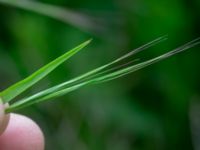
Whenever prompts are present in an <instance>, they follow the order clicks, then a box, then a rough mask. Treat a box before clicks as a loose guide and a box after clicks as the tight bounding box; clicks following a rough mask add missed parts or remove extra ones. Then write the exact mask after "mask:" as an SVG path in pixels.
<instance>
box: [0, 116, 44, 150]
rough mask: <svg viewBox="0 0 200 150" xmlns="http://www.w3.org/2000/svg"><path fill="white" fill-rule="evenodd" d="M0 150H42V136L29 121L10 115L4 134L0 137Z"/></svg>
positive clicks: (39, 130) (35, 125) (37, 128)
mask: <svg viewBox="0 0 200 150" xmlns="http://www.w3.org/2000/svg"><path fill="white" fill-rule="evenodd" d="M0 150H44V136H43V133H42V131H41V129H40V128H39V127H38V125H37V124H36V123H35V122H33V121H32V120H31V119H29V118H27V117H25V116H22V115H17V114H11V116H10V121H9V124H8V126H7V128H6V130H5V132H4V133H3V134H2V135H1V136H0Z"/></svg>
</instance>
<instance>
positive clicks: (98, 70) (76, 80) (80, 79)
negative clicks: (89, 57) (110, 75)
mask: <svg viewBox="0 0 200 150" xmlns="http://www.w3.org/2000/svg"><path fill="white" fill-rule="evenodd" d="M166 39H167V38H166V36H163V37H159V38H157V39H155V40H153V41H151V42H149V43H147V44H145V45H143V46H141V47H139V48H137V49H134V50H133V51H131V52H129V53H128V54H125V55H123V56H121V57H120V58H117V59H115V60H114V61H112V62H110V63H108V64H106V65H103V66H101V67H99V68H96V69H94V70H92V71H89V72H87V73H85V74H83V75H80V76H78V77H76V78H74V79H71V80H69V81H67V82H64V83H62V84H59V85H57V86H54V87H52V88H49V89H47V90H44V91H42V92H39V93H37V94H35V95H33V96H30V97H28V98H26V101H34V100H35V99H40V98H42V97H44V96H46V95H48V94H51V93H54V92H57V91H59V90H62V89H66V88H67V87H70V86H72V85H74V84H78V83H80V82H83V81H85V80H89V79H91V78H94V77H96V76H98V75H101V74H104V73H106V72H109V71H110V70H113V69H115V67H114V68H111V69H108V70H106V71H103V70H104V69H107V68H109V67H110V66H112V65H114V64H117V63H119V62H120V61H122V60H124V59H126V58H128V57H130V56H132V55H134V54H136V53H138V52H141V51H143V50H145V49H147V48H149V47H151V46H154V45H156V44H158V43H160V42H162V41H164V40H166ZM118 67H119V66H118Z"/></svg>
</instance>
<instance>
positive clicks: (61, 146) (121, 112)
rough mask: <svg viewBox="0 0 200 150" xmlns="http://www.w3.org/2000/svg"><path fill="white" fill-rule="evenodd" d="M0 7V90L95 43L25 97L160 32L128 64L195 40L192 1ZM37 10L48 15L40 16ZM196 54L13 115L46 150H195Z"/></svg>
mask: <svg viewBox="0 0 200 150" xmlns="http://www.w3.org/2000/svg"><path fill="white" fill-rule="evenodd" d="M8 1H9V2H10V4H9V5H6V4H5V3H7V2H8ZM8 1H7V2H6V0H0V83H1V86H0V88H1V90H3V89H4V88H6V87H8V86H9V85H11V84H13V83H15V82H17V81H19V80H21V79H23V78H24V77H26V76H28V75H29V74H31V73H32V72H33V71H35V70H37V69H38V68H39V67H41V66H42V65H44V64H46V63H48V62H49V61H51V60H52V59H54V58H56V57H57V56H59V55H61V54H63V53H64V52H66V51H67V50H68V49H71V48H73V47H75V46H76V45H78V44H80V43H81V42H83V41H85V40H88V39H89V38H93V39H94V40H93V42H92V44H90V45H89V46H88V47H87V48H86V49H85V50H83V51H81V52H80V53H79V54H78V55H76V56H74V57H73V58H72V59H70V61H68V62H67V63H65V65H62V66H61V67H59V68H58V69H57V70H56V71H55V72H53V73H51V74H50V75H49V76H48V77H47V78H45V79H44V80H42V81H41V82H40V83H39V84H37V85H36V86H34V87H33V88H32V89H30V90H29V92H27V93H25V94H24V95H28V94H33V93H35V92H37V91H40V90H42V89H45V88H47V87H51V86H53V85H55V84H57V83H60V82H62V81H66V80H67V79H70V78H72V77H75V76H77V75H79V74H81V73H84V72H86V71H88V70H90V69H93V68H95V67H97V66H100V65H102V64H105V63H107V62H109V61H111V60H113V59H114V58H117V57H119V56H121V55H122V54H125V53H127V52H129V51H130V50H131V49H133V48H137V47H138V46H141V45H142V44H145V43H147V42H149V41H151V40H153V39H155V38H157V37H159V36H162V35H166V34H168V36H169V39H168V40H167V41H166V42H165V43H162V44H161V45H158V46H155V47H154V48H152V49H150V50H147V51H145V52H143V54H142V55H138V56H137V58H141V60H142V59H144V58H149V57H150V56H157V55H159V54H162V53H164V52H167V51H168V50H172V49H173V48H176V47H178V46H179V45H182V44H184V43H186V42H188V41H190V40H192V39H194V38H196V37H198V36H199V35H200V30H199V27H200V21H199V20H200V1H199V0H191V1H187V0H175V1H174V0H168V1H160V0H140V1H139V0H124V1H122V0H115V1H114V0H95V1H93V0H84V1H81V0H57V1H53V0H38V1H34V2H39V3H37V4H39V5H38V7H36V6H34V5H31V4H29V3H26V2H27V1H26V0H16V1H18V2H19V3H20V4H22V5H23V4H25V5H23V9H21V8H19V7H21V6H19V5H18V4H14V3H15V2H16V1H15V0H8ZM12 3H13V6H14V7H13V6H11V4H12ZM33 4H34V3H33ZM44 4H48V5H51V6H57V7H56V9H54V7H52V9H46V8H45V6H46V5H44ZM15 5H18V6H17V7H15ZM39 6H41V7H39ZM31 7H33V8H31ZM60 7H62V8H63V9H64V10H65V11H63V9H62V11H60V10H61V9H60ZM29 9H32V10H31V11H30V10H29ZM37 9H40V11H43V12H46V15H44V13H41V12H40V13H37V11H38V10H37ZM47 10H48V11H47ZM69 10H72V12H71V11H70V12H67V11H69ZM56 13H57V14H58V16H59V17H58V16H56V15H55V16H54V14H56ZM69 13H72V14H69ZM48 14H50V15H49V16H50V17H48V16H47V15H48ZM67 15H69V16H68V17H66V16H67ZM199 49H200V48H199V46H198V47H196V48H193V49H191V50H189V51H186V52H184V53H182V54H180V55H177V56H175V57H173V58H170V59H168V60H165V61H163V62H160V63H158V64H156V65H153V66H150V67H148V68H146V69H143V70H140V71H138V72H136V73H133V74H131V75H128V76H126V77H124V78H120V79H118V80H114V81H112V82H108V83H104V84H100V85H97V86H90V87H85V88H83V89H81V90H78V91H75V92H73V93H70V94H68V95H66V96H64V97H60V98H59V99H57V100H54V101H49V102H45V103H41V104H37V105H34V106H32V107H28V108H26V109H23V110H21V111H19V112H17V113H22V114H24V115H27V116H29V117H31V118H33V120H35V121H36V122H37V123H38V124H39V125H40V127H41V128H42V130H43V131H44V134H45V137H46V149H47V150H169V149H170V150H177V149H181V150H192V149H194V150H199V149H200V93H199V90H200V85H199V83H200V63H199V57H200V51H199Z"/></svg>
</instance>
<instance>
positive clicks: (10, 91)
mask: <svg viewBox="0 0 200 150" xmlns="http://www.w3.org/2000/svg"><path fill="white" fill-rule="evenodd" d="M90 41H91V40H89V41H86V42H84V43H82V44H80V45H79V46H77V47H75V48H74V49H72V50H70V51H68V52H67V53H65V54H63V55H62V56H60V57H58V58H57V59H55V60H53V61H52V62H50V63H49V64H47V65H45V66H44V67H42V68H40V69H39V70H38V71H36V72H34V73H33V74H32V75H30V76H29V77H27V78H25V79H24V80H22V81H19V82H18V83H16V84H14V85H12V86H11V87H9V88H7V89H6V90H4V91H3V92H1V93H0V97H1V98H2V100H3V102H4V103H6V102H9V101H11V100H12V99H13V98H15V97H16V96H18V95H19V94H21V93H22V92H24V91H25V90H27V89H28V88H30V87H31V86H33V85H34V84H35V83H37V82H38V81H40V80H41V79H42V78H44V77H45V76H46V75H48V74H49V73H50V72H52V71H53V70H54V69H55V68H57V67H58V66H59V65H61V64H62V63H63V62H65V61H66V60H68V59H69V58H70V57H72V56H73V55H74V54H76V53H77V52H79V51H80V50H81V49H83V48H84V47H85V46H87V45H88V44H89V43H90Z"/></svg>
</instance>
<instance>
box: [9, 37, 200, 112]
mask: <svg viewBox="0 0 200 150" xmlns="http://www.w3.org/2000/svg"><path fill="white" fill-rule="evenodd" d="M161 39H162V40H163V39H164V38H163V37H161V38H159V39H157V40H154V41H152V42H150V44H149V43H148V44H146V46H143V47H142V48H141V47H140V48H139V49H136V50H134V51H132V52H130V53H128V54H126V55H124V56H122V57H120V58H118V59H116V60H115V61H113V62H111V63H108V64H106V65H104V66H102V67H99V68H97V69H94V70H92V71H90V72H88V73H86V74H83V75H81V76H79V77H77V78H74V79H72V80H69V81H67V82H65V83H62V84H59V85H57V86H55V87H52V88H50V89H47V90H44V91H42V92H39V93H37V94H35V95H33V96H30V97H27V98H24V99H22V100H19V101H18V102H16V103H14V104H12V105H10V107H8V109H7V110H6V112H12V111H15V110H18V109H21V108H23V107H27V106H30V105H32V104H35V103H39V102H42V101H46V100H49V99H53V98H57V97H59V96H62V95H65V94H67V93H69V92H72V91H74V90H76V89H79V88H81V87H83V86H86V85H92V84H99V83H103V82H107V81H110V80H113V79H116V78H119V77H122V76H125V75H127V74H130V73H132V72H134V71H137V70H139V69H142V68H144V67H147V66H149V65H151V64H154V63H156V62H159V61H161V60H164V59H166V58H169V57H171V56H173V55H175V54H177V53H180V52H182V51H185V50H187V49H189V48H192V47H194V46H196V45H198V44H200V38H198V39H195V40H193V41H191V42H189V43H186V44H185V45H183V46H181V47H179V48H177V49H175V50H172V51H170V52H168V53H165V54H163V55H161V56H158V57H155V58H153V59H150V60H147V61H144V62H141V63H138V64H132V63H128V64H126V65H125V67H124V68H121V65H120V66H119V67H118V66H117V67H112V68H111V69H107V68H108V67H110V66H112V65H113V64H116V63H118V62H119V61H121V60H123V59H125V58H127V57H130V56H131V55H133V54H135V53H137V52H140V51H141V50H143V48H144V49H146V48H148V47H149V46H150V45H151V46H152V45H153V44H152V43H154V44H155V43H156V42H158V41H161ZM127 65H128V66H127ZM105 69H106V70H105Z"/></svg>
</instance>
